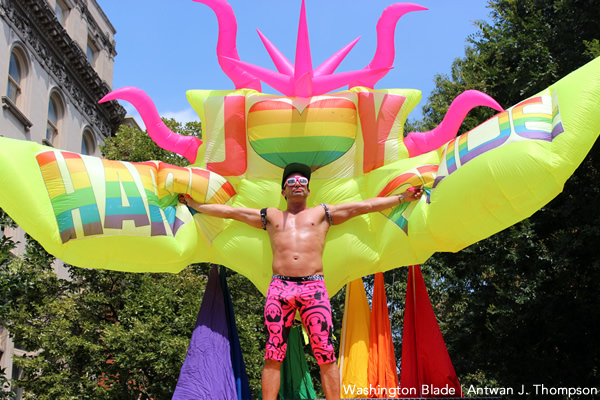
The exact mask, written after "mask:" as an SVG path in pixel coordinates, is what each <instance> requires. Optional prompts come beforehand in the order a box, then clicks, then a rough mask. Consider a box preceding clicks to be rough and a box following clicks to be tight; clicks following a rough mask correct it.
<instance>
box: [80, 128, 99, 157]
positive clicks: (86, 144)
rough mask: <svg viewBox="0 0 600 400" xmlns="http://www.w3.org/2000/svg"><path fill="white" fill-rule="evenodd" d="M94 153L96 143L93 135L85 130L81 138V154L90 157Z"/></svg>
mask: <svg viewBox="0 0 600 400" xmlns="http://www.w3.org/2000/svg"><path fill="white" fill-rule="evenodd" d="M95 152H96V141H95V140H94V134H93V133H92V131H90V130H89V129H85V130H84V131H83V136H82V137H81V154H85V155H88V156H90V155H92V154H94V153H95Z"/></svg>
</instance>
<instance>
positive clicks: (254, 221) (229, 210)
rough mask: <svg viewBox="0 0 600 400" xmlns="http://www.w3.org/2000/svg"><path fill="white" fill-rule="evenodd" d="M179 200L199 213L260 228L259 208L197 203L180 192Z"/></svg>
mask: <svg viewBox="0 0 600 400" xmlns="http://www.w3.org/2000/svg"><path fill="white" fill-rule="evenodd" d="M179 202H180V203H182V204H186V205H187V206H188V207H191V208H193V209H194V210H196V211H198V212H199V213H202V214H206V215H210V216H211V217H217V218H229V219H234V220H236V221H240V222H244V223H246V224H248V225H250V226H253V227H255V228H259V229H262V220H261V217H260V210H258V209H255V208H246V207H231V206H228V205H225V204H204V203H198V202H197V201H195V200H193V199H192V198H191V197H188V196H186V195H183V194H180V195H179Z"/></svg>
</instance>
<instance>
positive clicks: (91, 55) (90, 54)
mask: <svg viewBox="0 0 600 400" xmlns="http://www.w3.org/2000/svg"><path fill="white" fill-rule="evenodd" d="M97 54H98V47H96V45H95V44H94V42H93V40H92V39H91V38H88V41H87V48H86V55H87V60H88V62H89V63H90V64H91V65H92V67H93V66H94V62H95V61H96V56H97Z"/></svg>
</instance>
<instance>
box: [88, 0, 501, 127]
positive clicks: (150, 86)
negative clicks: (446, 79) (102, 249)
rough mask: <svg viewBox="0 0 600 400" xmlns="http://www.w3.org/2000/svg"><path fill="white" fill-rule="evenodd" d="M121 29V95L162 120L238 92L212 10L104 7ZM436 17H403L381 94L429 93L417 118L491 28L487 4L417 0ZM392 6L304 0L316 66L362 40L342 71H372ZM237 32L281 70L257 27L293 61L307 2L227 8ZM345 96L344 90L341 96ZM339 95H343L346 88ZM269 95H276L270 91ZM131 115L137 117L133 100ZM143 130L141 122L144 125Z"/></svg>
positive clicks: (173, 2)
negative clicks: (193, 92) (442, 79)
mask: <svg viewBox="0 0 600 400" xmlns="http://www.w3.org/2000/svg"><path fill="white" fill-rule="evenodd" d="M97 1H98V3H99V4H100V6H101V7H102V9H103V10H104V12H105V13H106V15H107V16H108V18H109V19H110V21H111V22H112V24H113V26H114V27H115V29H116V30H117V34H116V35H115V40H116V43H117V53H118V54H117V57H116V58H115V67H114V79H113V87H114V88H115V89H116V88H119V87H123V86H136V87H138V88H140V89H143V90H144V91H146V93H148V95H149V96H150V97H151V98H152V99H153V100H154V102H155V103H156V106H157V109H158V111H159V113H160V114H161V115H162V116H167V117H174V118H176V119H177V120H179V121H182V122H185V121H189V120H198V117H197V116H196V115H195V113H194V112H193V110H192V109H191V107H190V106H189V104H188V103H187V100H186V96H185V92H186V90H190V89H222V90H225V89H233V88H234V85H233V83H232V82H231V80H230V79H229V78H228V77H227V76H226V75H225V74H224V73H223V72H222V70H221V68H220V67H219V64H218V62H217V57H216V51H215V49H216V43H217V35H218V25H217V20H216V17H215V15H214V13H213V12H212V10H211V9H210V8H209V7H207V6H205V5H204V4H200V3H196V2H193V1H192V0H170V1H165V0H163V1H158V0H144V1H142V0H126V1H123V0H97ZM414 2H415V3H417V4H420V5H422V6H424V7H427V8H428V9H429V10H428V11H419V12H413V13H409V14H406V15H405V16H403V17H402V18H401V19H400V20H399V21H398V24H397V27H396V35H395V41H396V57H395V61H394V69H393V70H391V71H390V72H389V73H388V74H387V75H386V77H385V78H383V79H382V80H380V81H379V82H378V83H377V85H376V86H375V88H410V89H418V90H421V91H422V92H423V99H422V100H421V103H420V104H419V106H417V109H415V110H414V111H413V113H412V114H411V117H412V118H420V115H421V107H422V105H423V104H424V103H425V101H426V98H427V96H428V94H429V93H430V92H431V90H432V89H433V88H434V84H433V79H434V76H435V75H436V74H449V73H450V67H451V65H452V61H453V60H454V59H455V58H457V57H462V56H463V55H464V48H465V46H466V42H465V39H466V38H467V37H468V36H469V35H471V34H474V33H475V32H476V31H477V29H476V27H475V26H474V24H473V22H474V21H476V20H482V19H483V20H489V18H488V14H489V11H490V10H489V9H488V8H486V6H487V1H486V0H461V1H460V6H458V4H459V2H455V1H450V0H422V1H418V0H416V1H414ZM393 3H395V1H393V0H370V1H369V0H367V1H365V0H319V1H317V0H306V13H307V21H308V32H309V37H310V44H311V49H312V61H313V67H315V68H316V67H317V66H318V65H319V64H320V63H321V62H323V61H325V60H326V59H327V58H328V57H329V56H330V55H332V54H333V53H335V52H336V51H338V50H339V49H340V48H342V47H343V46H345V45H346V44H348V43H350V42H351V41H352V40H354V39H356V38H357V37H359V36H360V37H361V39H360V41H359V42H358V44H357V45H356V46H355V47H354V49H353V50H352V51H351V52H350V54H349V55H348V56H347V57H346V59H345V60H344V61H343V62H342V64H341V65H340V66H339V67H338V69H337V71H336V72H343V71H350V70H356V69H362V68H364V67H365V66H366V65H367V64H369V62H370V61H371V59H372V58H373V55H374V53H375V49H376V38H377V35H376V31H375V27H376V25H377V21H378V19H379V17H380V16H381V13H382V11H383V10H384V9H385V8H386V7H387V6H388V5H390V4H393ZM229 4H231V6H232V7H233V11H234V13H235V15H236V19H237V24H238V35H237V49H238V53H239V55H240V59H241V60H243V61H247V62H250V63H253V64H256V65H260V66H262V67H266V68H269V69H274V67H273V63H272V61H271V59H270V57H269V56H268V54H267V52H266V50H265V48H264V47H263V45H262V42H261V40H260V39H259V37H258V34H257V33H256V29H259V30H260V31H261V32H262V33H263V34H265V36H267V38H269V40H270V41H271V42H273V44H275V45H276V46H277V47H278V48H279V49H280V50H281V51H282V52H283V53H284V55H285V56H286V57H287V58H288V59H290V61H292V62H293V60H294V54H295V48H296V35H297V29H298V20H299V16H300V7H301V0H229ZM342 89H343V88H342ZM340 90H341V89H340ZM263 92H266V93H276V92H275V91H274V90H273V89H271V88H270V87H268V86H266V85H264V84H263ZM122 104H123V106H124V107H125V108H126V109H127V111H128V112H129V113H130V114H131V115H136V113H135V110H134V109H133V108H132V107H131V106H130V105H129V104H128V103H126V102H123V103H122ZM139 122H141V121H139Z"/></svg>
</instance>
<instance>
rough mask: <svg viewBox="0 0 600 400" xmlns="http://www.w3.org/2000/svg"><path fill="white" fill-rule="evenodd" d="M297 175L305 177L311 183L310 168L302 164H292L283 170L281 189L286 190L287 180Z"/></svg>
mask: <svg viewBox="0 0 600 400" xmlns="http://www.w3.org/2000/svg"><path fill="white" fill-rule="evenodd" d="M295 173H299V174H302V176H304V177H305V178H307V179H308V180H309V181H310V174H311V170H310V167H309V166H308V165H306V164H301V163H291V164H288V165H287V166H286V167H285V169H284V170H283V178H282V179H281V189H282V190H283V189H285V181H286V179H287V178H288V177H289V176H290V175H292V174H295Z"/></svg>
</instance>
